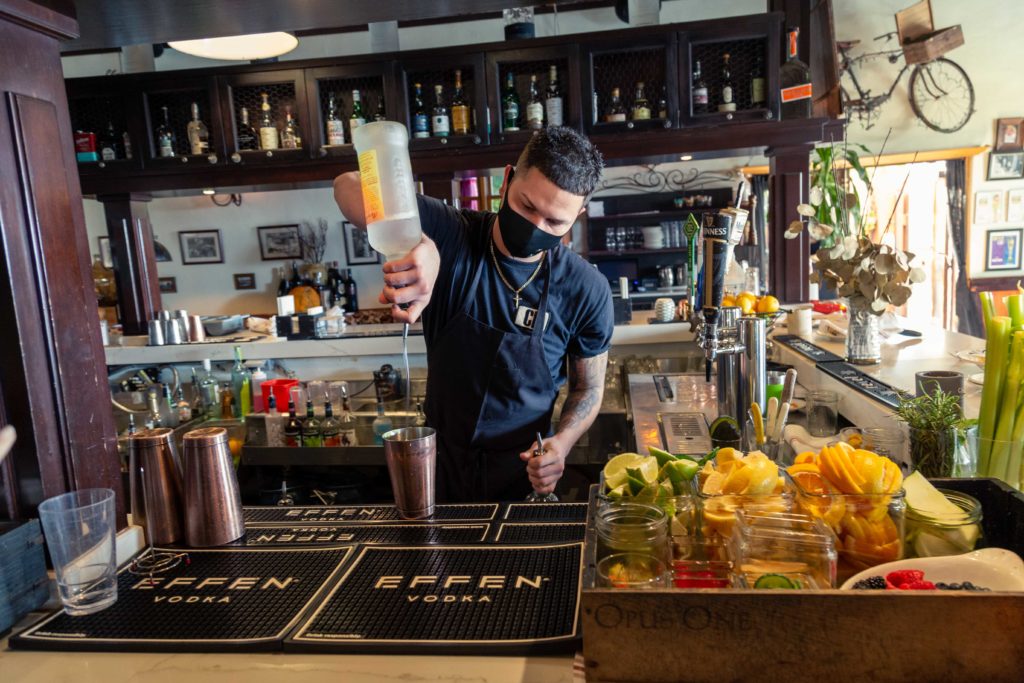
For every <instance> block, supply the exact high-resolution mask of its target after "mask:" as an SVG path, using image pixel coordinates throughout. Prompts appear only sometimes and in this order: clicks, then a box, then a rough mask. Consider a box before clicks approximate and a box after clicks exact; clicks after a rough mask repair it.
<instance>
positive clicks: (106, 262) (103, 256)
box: [96, 237, 114, 268]
mask: <svg viewBox="0 0 1024 683" xmlns="http://www.w3.org/2000/svg"><path fill="white" fill-rule="evenodd" d="M96 241H97V242H98V243H99V248H100V261H102V262H103V267H104V268H113V267H114V256H113V255H112V254H111V253H110V238H109V237H97V238H96Z"/></svg>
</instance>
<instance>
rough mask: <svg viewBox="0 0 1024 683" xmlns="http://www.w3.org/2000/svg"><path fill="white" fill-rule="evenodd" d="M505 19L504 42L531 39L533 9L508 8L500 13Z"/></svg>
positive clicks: (533, 31)
mask: <svg viewBox="0 0 1024 683" xmlns="http://www.w3.org/2000/svg"><path fill="white" fill-rule="evenodd" d="M501 13H502V16H503V17H504V19H505V40H517V39H519V38H533V37H534V36H535V35H536V30H535V28H534V24H533V7H510V8H508V9H503V10H502V11H501Z"/></svg>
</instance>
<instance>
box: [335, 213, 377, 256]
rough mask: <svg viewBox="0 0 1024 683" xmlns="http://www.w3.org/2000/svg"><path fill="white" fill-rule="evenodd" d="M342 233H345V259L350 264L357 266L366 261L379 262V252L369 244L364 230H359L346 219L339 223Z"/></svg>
mask: <svg viewBox="0 0 1024 683" xmlns="http://www.w3.org/2000/svg"><path fill="white" fill-rule="evenodd" d="M341 231H342V234H344V235H345V259H346V260H347V261H348V265H350V266H358V265H363V264H368V263H379V262H380V254H379V253H378V252H377V251H375V250H374V248H373V247H371V246H370V238H369V237H367V235H366V231H365V230H360V229H359V228H357V227H356V226H354V225H352V224H351V223H349V222H348V221H344V222H342V224H341Z"/></svg>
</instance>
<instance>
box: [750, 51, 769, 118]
mask: <svg viewBox="0 0 1024 683" xmlns="http://www.w3.org/2000/svg"><path fill="white" fill-rule="evenodd" d="M766 97H767V85H766V81H765V78H764V56H763V55H761V54H758V55H757V58H756V59H755V60H754V68H753V70H752V71H751V72H750V106H752V107H755V108H758V107H764V106H765V104H766V103H767V99H766Z"/></svg>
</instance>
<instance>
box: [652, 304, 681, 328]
mask: <svg viewBox="0 0 1024 683" xmlns="http://www.w3.org/2000/svg"><path fill="white" fill-rule="evenodd" d="M654 319H655V320H657V321H658V322H659V323H670V322H672V321H673V320H675V319H676V304H675V302H674V301H672V299H658V300H657V301H655V302H654Z"/></svg>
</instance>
